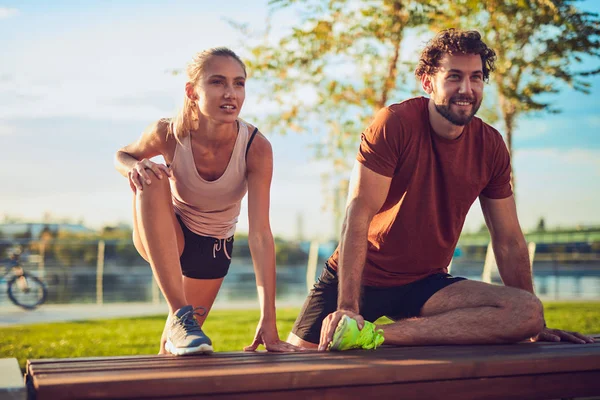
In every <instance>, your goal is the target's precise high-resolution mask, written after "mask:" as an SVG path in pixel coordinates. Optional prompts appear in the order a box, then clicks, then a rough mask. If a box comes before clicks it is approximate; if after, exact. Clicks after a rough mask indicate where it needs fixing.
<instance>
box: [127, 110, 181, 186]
mask: <svg viewBox="0 0 600 400" xmlns="http://www.w3.org/2000/svg"><path fill="white" fill-rule="evenodd" d="M167 130H168V121H166V120H162V119H161V120H159V121H157V122H155V123H153V124H151V125H150V126H148V127H147V128H146V129H145V130H144V132H143V133H142V135H141V136H140V137H139V138H138V140H136V141H135V142H133V143H131V144H129V145H127V146H125V147H123V148H121V149H119V151H117V154H116V155H115V168H116V169H117V171H119V173H120V174H121V175H123V176H125V177H128V178H129V184H130V186H131V189H132V190H133V191H134V192H135V191H136V190H142V183H143V181H146V182H147V183H148V184H149V183H150V182H149V175H148V173H149V172H148V171H147V170H150V171H152V172H154V174H155V175H156V176H157V177H158V178H159V179H161V178H162V174H163V173H164V174H166V175H168V176H170V175H171V173H170V171H169V169H168V168H167V167H166V166H165V165H162V164H156V163H153V162H152V161H150V158H152V157H154V156H158V155H163V156H164V155H165V154H166V149H167V145H166V142H167Z"/></svg>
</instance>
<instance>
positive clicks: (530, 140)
mask: <svg viewBox="0 0 600 400" xmlns="http://www.w3.org/2000/svg"><path fill="white" fill-rule="evenodd" d="M140 4H142V3H140V2H134V1H119V2H116V1H85V2H81V1H66V0H56V1H51V2H48V1H33V0H31V1H3V0H0V154H2V161H3V163H2V164H3V168H1V169H0V187H1V189H0V218H1V217H2V216H3V215H5V216H10V217H18V218H22V219H24V220H27V221H32V222H33V221H41V220H42V218H43V216H44V214H45V213H48V212H49V213H51V214H52V215H53V216H55V217H56V218H58V219H71V220H72V221H79V220H83V221H84V223H85V224H86V225H87V226H90V227H92V228H100V227H102V226H104V225H114V224H118V223H125V224H130V223H131V192H130V189H129V186H128V183H127V181H126V179H125V178H123V177H122V176H121V175H120V174H119V173H118V172H116V170H115V169H114V167H113V157H114V154H115V152H116V151H117V150H118V149H119V148H120V147H122V146H124V145H126V144H128V143H130V142H132V141H134V140H135V139H136V138H137V137H138V136H139V134H140V133H141V132H142V131H143V129H144V128H145V127H146V126H147V125H149V124H150V123H151V122H152V121H154V120H156V119H158V118H161V117H168V116H171V115H173V114H174V113H175V112H176V111H177V109H178V108H179V107H180V106H181V104H182V100H183V87H184V83H185V78H184V77H183V76H181V75H179V76H173V75H171V74H169V73H168V71H169V70H172V69H181V68H183V67H184V66H185V65H186V63H187V62H188V61H190V60H191V58H192V56H193V55H194V54H195V53H196V52H198V51H201V50H203V49H206V48H210V47H215V46H228V47H231V48H232V49H233V50H234V51H236V52H238V53H239V54H241V55H242V56H243V55H244V52H245V51H247V49H248V41H247V40H245V38H244V37H243V36H242V35H241V34H240V33H239V32H237V31H236V30H235V29H233V28H232V27H231V25H230V24H229V23H228V22H227V21H228V20H232V21H235V22H236V23H242V24H248V26H249V28H250V29H251V30H253V31H256V32H260V31H261V30H262V29H263V27H264V22H265V21H266V17H267V12H268V6H267V1H262V0H261V1H258V0H257V1H247V0H232V1H228V2H227V6H226V7H224V6H219V3H218V2H213V1H195V2H194V1H170V2H166V1H145V2H143V4H144V6H143V7H142V6H140ZM583 7H584V8H585V9H586V10H590V11H595V12H599V11H600V2H597V1H593V0H590V1H586V2H584V3H583ZM277 15H278V17H277V18H276V19H275V20H274V21H273V32H275V34H277V33H278V32H279V33H281V32H285V30H286V29H289V27H290V26H293V24H294V22H297V21H298V16H297V15H296V14H295V13H294V12H292V11H281V12H279V13H278V14H277ZM415 39H418V40H415V41H414V43H417V44H418V43H422V42H423V39H422V38H415ZM408 47H410V46H408ZM413 47H414V46H413ZM405 51H406V50H405ZM249 72H250V79H249V80H248V83H247V88H246V102H245V104H244V108H243V110H242V113H241V117H242V118H245V119H247V120H248V121H249V122H251V123H253V124H255V125H257V126H259V127H260V126H261V123H260V115H261V114H262V115H264V113H265V111H266V110H268V108H269V107H270V106H269V105H268V104H265V103H260V102H258V92H259V91H260V88H258V87H257V86H256V85H257V84H259V83H257V82H253V81H252V77H251V74H252V71H249ZM590 82H591V83H592V89H591V90H592V94H591V95H587V96H586V95H584V94H582V93H578V92H575V91H573V90H570V89H566V90H563V91H562V92H561V93H560V94H559V95H556V96H552V97H551V98H550V99H551V100H552V101H553V103H554V104H555V105H556V106H557V107H558V108H560V109H562V111H563V112H562V113H560V114H541V115H536V116H527V117H525V118H521V119H519V121H518V125H517V128H516V130H515V134H514V153H513V165H514V169H515V174H516V176H517V191H518V192H517V194H518V212H519V218H520V221H521V225H522V227H523V228H524V229H525V230H529V229H532V228H534V227H535V226H536V224H537V222H538V220H539V219H540V217H544V219H545V222H546V226H548V227H557V226H562V227H566V226H575V225H600V213H598V204H599V203H600V202H599V200H598V199H599V198H600V136H599V135H598V133H599V132H600V113H599V111H600V96H599V94H600V78H594V79H591V80H590ZM398 100H401V99H398ZM496 127H497V128H498V129H499V130H500V131H502V129H501V128H502V127H501V125H500V124H498V125H497V126H496ZM263 133H265V134H266V135H267V137H268V138H269V140H270V141H271V143H272V146H273V151H274V176H273V183H272V191H271V203H272V205H271V225H272V230H273V232H274V234H276V235H279V236H283V237H290V238H291V237H296V236H297V235H298V234H299V233H301V234H302V236H303V237H305V238H310V239H326V238H329V237H331V236H336V235H337V233H336V232H335V230H334V224H333V218H332V216H331V214H330V212H329V211H328V210H327V209H326V207H325V196H324V194H323V189H322V184H321V175H322V174H323V173H324V172H327V171H328V168H329V165H328V164H327V163H326V162H323V161H321V162H317V161H315V160H314V154H313V153H312V150H311V149H310V148H309V145H310V144H312V143H315V142H318V141H319V139H320V138H319V137H318V136H316V135H310V134H304V135H297V134H294V133H290V134H288V135H285V136H280V135H270V134H269V132H263ZM299 219H302V220H303V222H302V224H301V226H299V224H298V220H299ZM482 223H483V217H482V214H481V210H480V208H479V206H478V205H477V203H476V204H475V205H474V207H473V208H472V210H471V212H470V213H469V215H468V217H467V221H466V223H465V229H466V230H469V231H473V230H477V229H479V227H480V226H481V225H482ZM247 227H248V219H247V208H246V203H245V201H244V203H243V204H242V213H241V215H240V221H239V226H238V230H239V231H242V232H243V231H247Z"/></svg>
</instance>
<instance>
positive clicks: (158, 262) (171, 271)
mask: <svg viewBox="0 0 600 400" xmlns="http://www.w3.org/2000/svg"><path fill="white" fill-rule="evenodd" d="M150 175H151V178H150V179H151V184H149V185H148V184H144V190H138V191H137V193H136V194H135V196H134V200H133V222H134V224H133V242H134V245H135V247H136V249H137V251H138V252H139V253H140V255H141V256H142V257H143V258H144V259H145V260H146V261H148V262H149V263H150V266H151V267H152V272H153V274H154V277H155V279H156V281H157V283H158V286H159V288H160V290H161V291H162V294H163V295H164V297H165V299H166V300H167V304H168V306H169V314H173V312H174V311H176V310H178V309H179V308H181V307H183V306H185V305H187V304H189V303H188V302H187V301H186V298H185V292H184V290H183V283H182V275H181V265H180V262H179V257H180V256H181V253H182V252H183V247H184V245H185V243H184V237H183V232H182V231H181V227H180V226H179V223H178V222H177V219H176V217H175V213H174V211H173V205H172V203H171V188H170V187H169V181H168V179H166V178H163V179H158V178H157V177H156V176H154V175H152V174H150Z"/></svg>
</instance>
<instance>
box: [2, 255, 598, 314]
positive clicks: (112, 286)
mask: <svg viewBox="0 0 600 400" xmlns="http://www.w3.org/2000/svg"><path fill="white" fill-rule="evenodd" d="M321 265H322V264H321ZM321 269H322V267H319V268H317V272H316V275H315V277H314V278H313V279H312V282H313V283H314V281H315V280H316V278H317V277H318V276H319V275H320V273H321ZM535 270H536V269H535V268H534V271H535ZM479 271H480V269H479V270H478V269H477V268H466V269H465V268H463V270H462V271H461V270H460V268H457V270H454V267H453V274H454V275H456V276H464V277H466V278H468V279H472V280H481V272H479ZM95 272H96V271H95V268H93V267H75V268H74V267H71V268H68V269H65V268H58V269H50V268H49V269H47V270H46V273H45V281H46V283H47V284H48V289H49V297H48V302H49V303H55V304H71V303H95V302H96V300H97V293H96V284H97V281H96V273H95ZM534 285H535V288H536V293H537V295H538V296H539V297H540V298H542V299H543V300H581V301H588V300H600V269H588V270H582V269H581V268H579V269H577V268H572V267H570V268H569V267H564V266H561V268H558V269H557V268H554V269H549V268H539V269H538V271H537V272H535V273H534ZM156 293H157V289H156V287H154V288H153V284H152V276H151V273H150V268H149V267H148V266H139V267H122V266H113V267H107V268H105V275H104V290H103V301H104V302H105V303H116V302H151V301H153V299H156V296H154V297H153V294H154V295H156ZM306 294H307V285H306V266H305V265H304V264H302V265H295V266H279V267H277V300H278V301H279V302H285V303H286V304H297V305H301V304H302V302H303V301H304V299H305V297H306ZM162 301H164V300H162ZM216 301H217V303H220V304H227V303H239V302H243V301H248V302H256V303H257V304H258V300H257V293H256V283H255V279H254V271H253V269H252V266H251V265H248V264H243V263H234V264H233V265H232V267H231V269H230V273H229V275H228V276H227V277H226V278H225V280H224V282H223V286H222V288H221V290H220V292H219V295H218V297H217V300H216ZM8 302H9V300H8V296H7V295H6V283H5V282H1V281H0V305H2V304H6V303H8Z"/></svg>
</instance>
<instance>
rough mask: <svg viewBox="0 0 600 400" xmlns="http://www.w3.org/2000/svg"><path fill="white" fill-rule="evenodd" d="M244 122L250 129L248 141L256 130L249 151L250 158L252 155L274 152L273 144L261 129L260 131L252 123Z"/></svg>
mask: <svg viewBox="0 0 600 400" xmlns="http://www.w3.org/2000/svg"><path fill="white" fill-rule="evenodd" d="M243 122H244V123H245V124H246V126H247V127H248V140H250V138H251V136H252V134H253V132H254V130H255V129H256V134H255V135H254V139H252V143H251V144H250V148H249V149H248V157H250V154H258V155H264V154H265V153H270V152H272V149H271V142H269V139H267V137H266V136H265V135H263V133H262V132H261V131H260V129H258V128H257V127H256V126H254V125H252V124H251V123H248V122H246V121H243Z"/></svg>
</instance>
